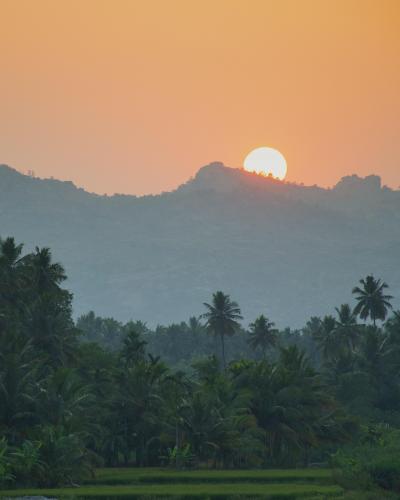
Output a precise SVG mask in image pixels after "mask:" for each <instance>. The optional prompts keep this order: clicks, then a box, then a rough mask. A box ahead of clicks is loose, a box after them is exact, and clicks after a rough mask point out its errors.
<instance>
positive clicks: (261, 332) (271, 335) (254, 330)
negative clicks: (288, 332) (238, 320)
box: [248, 314, 278, 358]
mask: <svg viewBox="0 0 400 500" xmlns="http://www.w3.org/2000/svg"><path fill="white" fill-rule="evenodd" d="M274 326H275V323H272V321H269V319H268V318H266V317H265V316H264V315H263V314H261V316H259V317H258V318H256V319H255V321H254V323H251V324H250V334H249V339H248V343H249V344H250V346H251V347H252V349H254V350H255V349H257V348H258V347H260V348H261V350H262V353H263V357H264V358H265V355H266V351H267V349H268V348H269V347H275V346H276V342H277V334H278V330H277V329H275V328H274Z"/></svg>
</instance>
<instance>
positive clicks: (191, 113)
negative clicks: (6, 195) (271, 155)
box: [0, 0, 400, 194]
mask: <svg viewBox="0 0 400 500" xmlns="http://www.w3.org/2000/svg"><path fill="white" fill-rule="evenodd" d="M0 19H1V36H0V68H1V78H0V163H8V164H9V165H11V166H14V167H16V168H17V169H19V170H21V171H27V170H28V169H32V170H34V171H35V173H36V175H38V176H41V177H49V176H54V177H57V178H61V179H70V180H73V181H74V182H75V183H76V184H77V185H79V186H83V187H85V188H86V189H88V190H90V191H96V192H99V193H104V192H107V193H114V192H124V193H135V194H142V193H150V192H153V193H156V192H160V191H162V190H169V189H171V188H174V187H176V186H177V185H178V184H180V183H182V182H184V181H185V180H187V179H188V178H189V177H191V176H192V175H194V173H195V172H196V171H197V170H198V168H199V167H201V166H202V165H204V164H207V163H209V162H211V161H214V160H219V161H223V162H224V163H225V164H227V165H230V166H241V165H242V162H243V159H244V156H245V155H246V154H247V153H248V152H249V151H250V150H251V149H252V148H254V147H257V146H263V145H265V146H272V147H275V148H278V149H279V150H280V151H281V152H282V153H283V154H284V155H285V157H286V159H287V162H288V179H289V180H292V181H297V182H304V183H307V184H314V183H317V184H320V185H331V184H333V183H335V182H336V181H337V180H338V178H340V177H341V176H343V175H345V174H349V173H358V174H360V175H366V174H370V173H377V174H380V175H381V176H382V177H383V180H384V182H385V183H387V184H389V185H391V186H394V187H398V186H399V185H400V1H399V0H393V1H392V0H374V1H369V0H260V1H258V0H240V1H237V0H182V1H180V0H143V1H142V0H130V1H128V0H109V1H102V0H67V1H63V0H57V1H55V0H25V1H22V0H0Z"/></svg>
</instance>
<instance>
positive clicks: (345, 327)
mask: <svg viewBox="0 0 400 500" xmlns="http://www.w3.org/2000/svg"><path fill="white" fill-rule="evenodd" d="M335 311H336V312H337V315H338V319H337V320H336V333H337V335H338V337H339V342H340V344H341V345H342V347H343V348H344V349H345V350H346V351H349V352H351V351H354V349H355V346H356V344H357V341H358V338H359V333H360V326H359V325H358V323H357V316H356V314H355V313H354V311H352V310H351V307H350V306H349V305H348V304H342V305H341V306H340V307H336V308H335Z"/></svg>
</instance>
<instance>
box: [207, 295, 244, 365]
mask: <svg viewBox="0 0 400 500" xmlns="http://www.w3.org/2000/svg"><path fill="white" fill-rule="evenodd" d="M204 306H205V307H206V309H207V312H206V313H204V314H203V315H202V316H201V317H202V318H204V319H206V327H207V330H208V331H209V332H210V333H212V334H213V335H215V336H218V337H219V338H220V340H221V351H222V361H223V365H224V368H225V369H226V359H225V337H226V336H229V337H230V336H232V335H234V333H235V332H236V331H237V330H238V328H239V326H240V325H239V323H238V320H241V319H243V318H242V316H241V312H240V308H239V306H238V304H237V303H236V302H234V301H232V300H231V298H230V296H229V295H226V294H224V293H223V292H220V291H218V292H216V293H214V294H213V298H212V303H211V304H207V302H204Z"/></svg>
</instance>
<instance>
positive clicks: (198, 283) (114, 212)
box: [0, 163, 400, 326]
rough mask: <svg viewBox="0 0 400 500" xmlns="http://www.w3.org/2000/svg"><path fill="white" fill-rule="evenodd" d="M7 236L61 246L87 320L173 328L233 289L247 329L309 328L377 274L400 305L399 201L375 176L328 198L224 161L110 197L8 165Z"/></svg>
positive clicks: (326, 192) (3, 217) (4, 170)
mask: <svg viewBox="0 0 400 500" xmlns="http://www.w3.org/2000/svg"><path fill="white" fill-rule="evenodd" d="M0 235H1V237H5V236H9V235H13V236H15V237H16V238H17V240H18V241H22V242H25V244H26V250H30V249H32V248H33V247H34V246H35V245H39V246H49V247H51V249H52V250H53V253H54V256H55V258H56V259H57V260H59V261H61V262H62V263H63V264H64V266H65V267H66V270H67V274H68V276H69V281H68V287H69V288H70V289H71V290H72V291H73V292H74V295H75V302H74V307H75V313H76V315H78V314H80V313H82V312H87V311H89V310H90V309H93V310H94V311H95V312H96V313H97V314H99V315H108V316H114V317H115V318H117V319H120V320H128V319H130V318H133V319H142V320H144V321H147V322H148V323H149V324H150V325H155V324H157V323H167V322H172V321H178V320H182V319H187V318H188V317H189V315H193V314H199V313H201V312H203V308H202V303H203V302H204V301H208V300H209V299H210V295H211V293H212V292H214V291H216V290H223V291H224V292H226V293H229V294H231V296H232V297H233V298H234V299H236V300H237V301H238V302H239V304H240V305H241V307H242V310H243V313H244V316H245V321H246V322H249V321H251V320H253V319H254V317H255V316H256V315H258V314H260V313H265V314H267V315H268V316H270V317H271V318H272V319H273V320H275V321H276V322H277V324H278V325H279V326H300V325H302V324H303V323H304V322H305V321H306V320H307V319H308V318H309V317H310V316H311V315H320V314H324V313H327V312H331V311H332V308H333V307H334V306H337V305H340V304H341V303H342V302H345V301H349V300H351V293H350V292H351V288H352V286H353V285H354V284H355V283H356V282H357V280H358V279H359V278H360V277H363V276H365V275H366V274H367V273H374V274H376V275H377V276H379V277H382V278H384V279H385V280H386V281H387V282H388V283H389V284H390V286H391V291H392V294H393V295H396V296H397V297H400V265H399V264H400V259H399V257H400V191H393V190H391V189H388V188H386V187H382V186H381V181H380V178H379V177H376V176H370V177H367V178H365V179H362V178H359V177H357V176H350V177H345V178H343V179H342V180H341V181H340V182H339V183H338V184H337V185H336V186H335V187H334V188H333V189H322V188H320V187H316V186H312V187H305V186H300V185H295V184H289V183H282V182H279V181H275V180H273V179H270V178H265V177H260V176H257V175H255V174H250V173H247V172H244V171H243V170H239V169H231V168H228V167H225V166H224V165H222V164H221V163H213V164H211V165H207V166H205V167H203V168H202V169H200V170H199V172H198V173H197V175H196V176H195V177H194V178H193V179H191V180H189V181H188V182H187V183H186V184H184V185H182V186H180V187H179V188H178V189H176V190H175V191H173V192H169V193H163V194H161V195H157V196H144V197H135V196H126V195H115V196H110V197H107V196H99V195H95V194H90V193H87V192H86V191H84V190H82V189H78V188H77V187H75V186H74V184H72V183H71V182H62V181H58V180H53V179H37V178H32V177H29V176H25V175H22V174H20V173H18V172H17V171H16V170H13V169H12V168H10V167H7V166H5V165H2V166H0ZM399 303H400V302H397V304H396V305H397V306H399Z"/></svg>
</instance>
